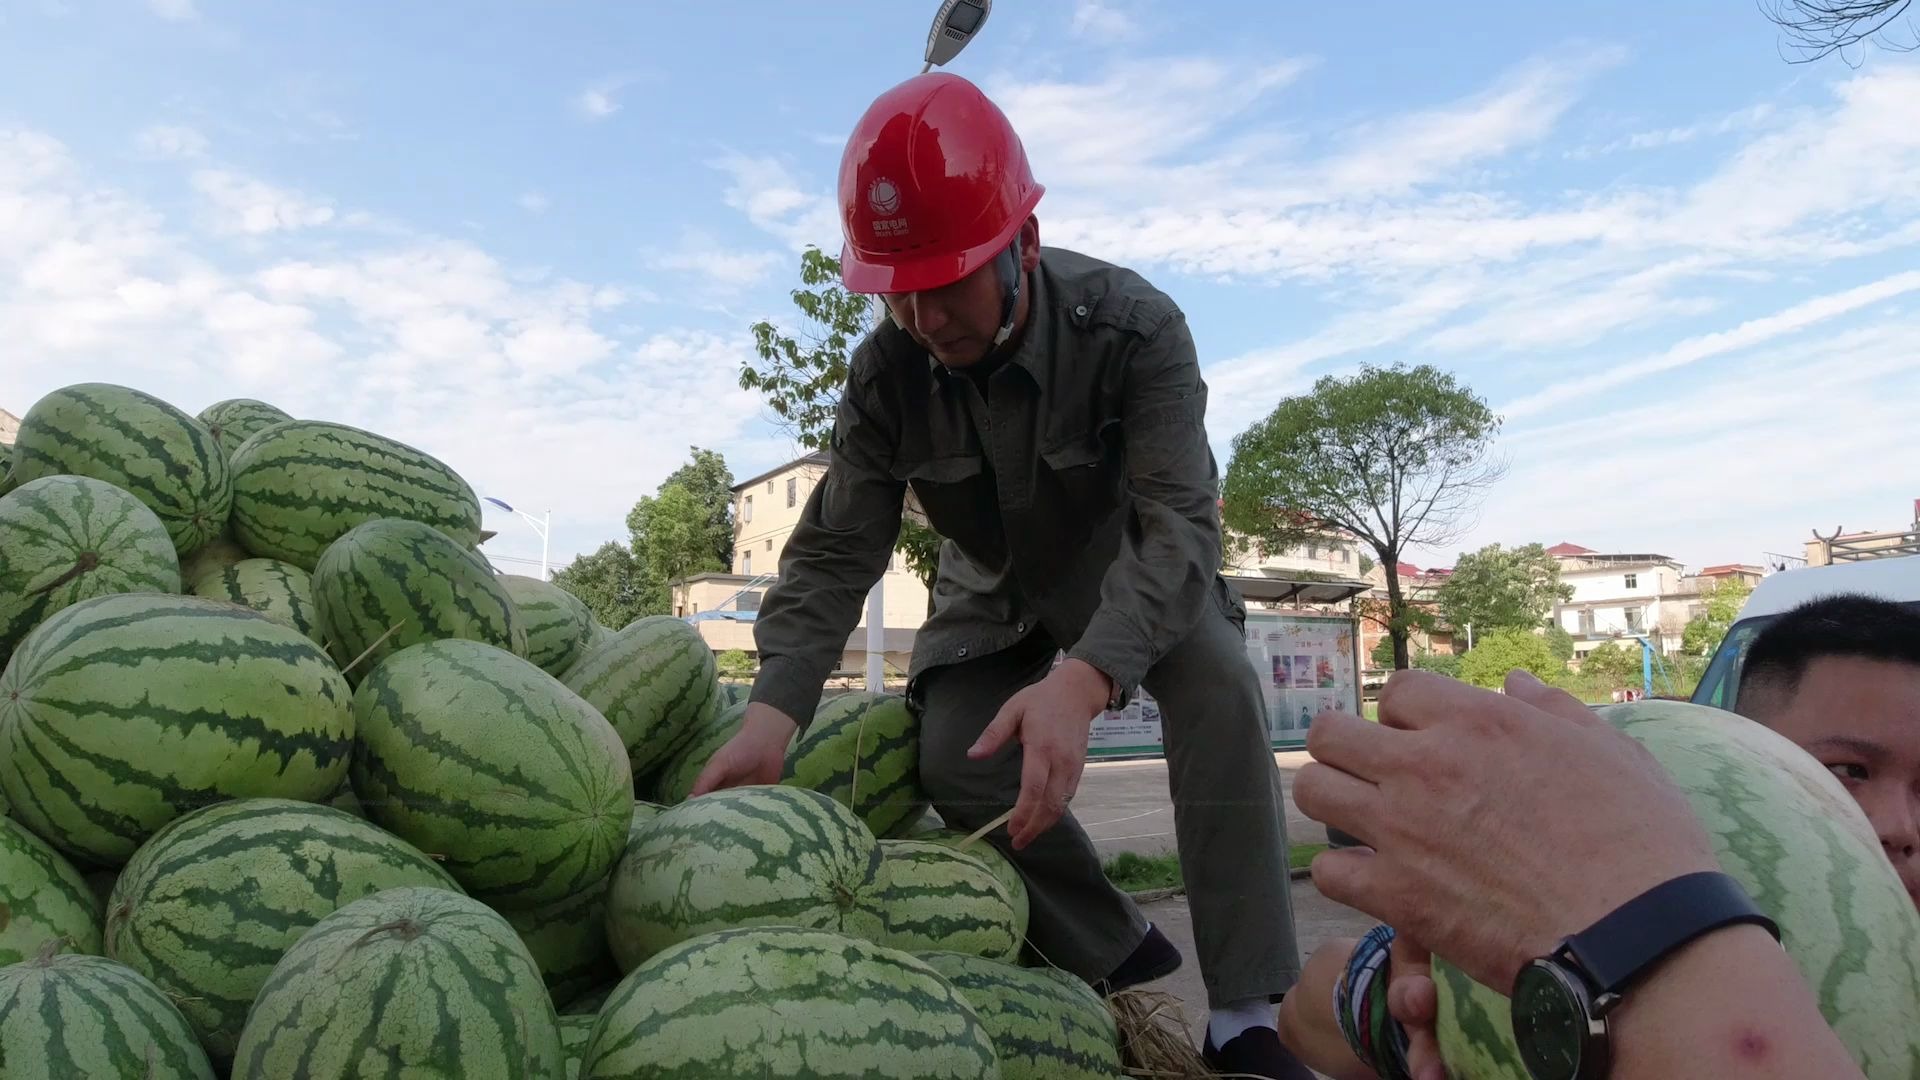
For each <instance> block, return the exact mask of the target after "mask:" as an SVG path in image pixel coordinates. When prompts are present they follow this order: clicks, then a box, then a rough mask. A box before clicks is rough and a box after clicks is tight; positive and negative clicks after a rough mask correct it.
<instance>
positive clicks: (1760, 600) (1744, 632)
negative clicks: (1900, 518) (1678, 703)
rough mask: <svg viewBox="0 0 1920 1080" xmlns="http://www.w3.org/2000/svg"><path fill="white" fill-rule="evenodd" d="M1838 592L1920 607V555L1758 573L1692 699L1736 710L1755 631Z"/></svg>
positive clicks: (1696, 701) (1698, 702)
mask: <svg viewBox="0 0 1920 1080" xmlns="http://www.w3.org/2000/svg"><path fill="white" fill-rule="evenodd" d="M1836 593H1863V594H1865V595H1867V596H1877V597H1880V598H1882V599H1885V600H1892V601H1895V602H1897V603H1901V604H1906V605H1909V606H1912V607H1920V555H1901V556H1897V557H1889V558H1879V559H1868V560H1865V561H1862V562H1844V563H1833V564H1830V565H1828V566H1810V567H1807V568H1806V569H1804V570H1788V571H1786V572H1784V573H1779V574H1774V575H1772V576H1771V577H1765V578H1762V579H1760V584H1758V585H1755V586H1754V587H1753V595H1751V596H1749V597H1747V602H1746V603H1745V604H1744V605H1742V606H1741V608H1740V616H1739V618H1737V619H1735V620H1734V622H1733V626H1732V628H1731V629H1729V630H1728V631H1727V636H1726V639H1725V640H1724V641H1722V642H1720V648H1719V649H1718V650H1716V651H1715V652H1714V654H1713V659H1712V660H1711V661H1710V662H1708V664H1707V671H1706V674H1704V675H1702V676H1701V677H1700V686H1699V687H1698V688H1697V689H1695V690H1694V692H1693V701H1694V702H1695V703H1696V704H1700V705H1714V706H1717V707H1719V708H1722V709H1728V710H1732V709H1733V708H1734V706H1735V702H1734V696H1735V695H1736V694H1737V693H1738V691H1739V689H1740V670H1741V665H1742V664H1743V663H1744V662H1745V661H1746V657H1747V647H1748V646H1750V645H1752V644H1753V639H1754V635H1756V634H1758V633H1759V632H1760V631H1761V630H1762V629H1763V628H1765V627H1766V625H1767V624H1768V623H1770V622H1772V621H1773V620H1775V619H1777V618H1779V617H1780V615H1781V614H1782V613H1783V612H1786V611H1790V610H1792V609H1793V608H1796V607H1799V606H1800V605H1801V604H1804V603H1806V602H1807V601H1809V600H1812V599H1815V598H1816V597H1821V596H1832V595H1834V594H1836Z"/></svg>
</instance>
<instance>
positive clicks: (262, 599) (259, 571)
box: [188, 559, 320, 641]
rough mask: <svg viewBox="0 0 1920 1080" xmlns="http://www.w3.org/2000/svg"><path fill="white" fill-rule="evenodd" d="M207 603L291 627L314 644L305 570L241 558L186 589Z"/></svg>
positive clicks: (316, 637) (310, 581)
mask: <svg viewBox="0 0 1920 1080" xmlns="http://www.w3.org/2000/svg"><path fill="white" fill-rule="evenodd" d="M188 591H190V592H192V593H193V595H195V596H203V597H205V598H207V599H208V600H225V601H226V602H228V603H230V604H239V605H240V606H241V607H245V608H252V609H253V610H255V611H257V612H259V613H260V614H262V615H265V616H266V617H267V618H269V619H272V620H273V621H274V622H277V623H281V624H282V625H285V626H291V627H293V628H294V629H295V630H298V631H300V632H301V633H303V634H305V635H307V636H308V637H310V638H312V639H313V640H315V641H319V640H320V629H319V627H317V626H315V625H314V618H313V579H312V578H311V577H309V576H308V575H307V572H306V571H305V570H302V569H300V568H299V567H297V566H295V565H293V564H292V563H283V562H280V561H279V560H277V559H242V560H241V561H239V562H237V563H234V564H233V565H232V566H228V567H223V568H221V569H219V570H216V571H213V572H211V573H209V574H207V575H205V576H203V577H202V578H201V579H200V580H198V581H196V582H194V583H193V587H192V588H191V589H190V590H188Z"/></svg>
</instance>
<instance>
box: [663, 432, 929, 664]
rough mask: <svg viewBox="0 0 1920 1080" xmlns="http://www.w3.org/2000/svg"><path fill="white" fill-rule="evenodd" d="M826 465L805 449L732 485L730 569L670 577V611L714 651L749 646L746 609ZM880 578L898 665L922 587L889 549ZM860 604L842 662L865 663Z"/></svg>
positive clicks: (774, 572) (920, 611)
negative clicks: (687, 620)
mask: <svg viewBox="0 0 1920 1080" xmlns="http://www.w3.org/2000/svg"><path fill="white" fill-rule="evenodd" d="M826 473H827V455H826V454H824V453H813V454H808V455H807V456H805V457H802V458H798V459H796V460H794V461H789V462H787V463H786V464H784V465H781V466H779V467H778V468H774V469H770V470H768V471H767V472H764V473H761V474H760V475H758V476H755V477H751V478H749V479H747V480H744V481H742V482H741V483H739V484H736V485H734V488H733V567H732V572H731V573H725V574H696V575H694V576H692V577H689V578H684V579H682V580H680V581H676V582H673V583H672V586H671V588H672V604H673V613H674V614H675V615H678V616H681V617H683V618H694V619H695V625H696V626H698V627H699V628H700V633H701V636H702V637H704V638H705V639H706V640H707V643H708V644H709V645H711V646H713V648H714V650H715V651H716V652H724V651H726V650H728V649H740V650H742V651H745V652H748V653H752V652H754V651H755V646H754V643H753V617H754V614H753V613H755V612H757V611H758V610H759V608H760V601H761V599H762V598H763V597H764V596H765V595H766V591H767V589H768V588H770V587H771V586H772V585H773V583H774V581H775V580H777V578H778V576H779V573H780V555H781V552H782V551H783V550H784V549H785V547H786V543H787V538H788V537H790V536H792V535H793V530H794V529H795V528H796V527H797V526H798V525H799V524H800V511H801V510H802V509H803V508H804V507H805V506H806V503H807V497H808V495H810V494H811V493H812V492H813V489H814V488H815V487H817V486H819V483H820V481H821V479H822V478H824V477H825V476H826ZM882 582H883V586H882V601H883V603H884V604H885V630H886V653H887V665H888V667H889V668H892V669H897V670H898V671H901V672H904V671H905V670H906V668H907V660H908V658H909V657H910V656H911V655H912V652H913V634H914V632H915V631H916V630H918V629H919V628H920V625H921V624H922V623H923V622H925V621H926V617H927V599H928V593H927V587H926V584H925V583H924V582H922V581H921V580H920V578H919V576H918V575H916V574H914V573H913V572H912V571H911V570H909V569H908V568H907V566H906V562H905V560H904V559H902V558H901V556H900V554H899V553H898V552H895V553H894V555H893V557H892V560H891V562H890V563H889V564H888V566H887V571H886V574H885V575H884V577H883V579H882ZM866 625H867V616H866V608H865V607H864V606H863V607H862V608H861V611H860V622H859V627H858V628H857V629H856V630H855V631H854V632H853V634H852V635H851V636H850V637H849V639H848V648H847V652H846V654H845V656H844V657H843V665H844V667H845V669H846V670H849V671H858V670H864V669H865V667H866V639H867V635H866Z"/></svg>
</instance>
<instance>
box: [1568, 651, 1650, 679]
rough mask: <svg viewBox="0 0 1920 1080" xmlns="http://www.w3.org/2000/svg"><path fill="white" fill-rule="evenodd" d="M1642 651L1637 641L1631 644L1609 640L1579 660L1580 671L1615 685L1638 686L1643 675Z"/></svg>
mask: <svg viewBox="0 0 1920 1080" xmlns="http://www.w3.org/2000/svg"><path fill="white" fill-rule="evenodd" d="M1642 651H1643V650H1642V648H1641V646H1640V643H1639V642H1637V641H1636V642H1634V643H1633V644H1632V645H1631V646H1627V645H1622V644H1621V643H1619V642H1617V641H1609V642H1607V643H1606V644H1605V645H1602V646H1600V647H1599V648H1597V649H1595V650H1593V651H1592V652H1590V653H1588V654H1587V658H1586V659H1585V660H1582V661H1580V671H1581V673H1582V674H1585V675H1592V676H1593V677H1595V678H1597V679H1602V680H1605V681H1606V682H1607V683H1609V684H1611V685H1613V686H1615V687H1627V686H1638V685H1639V684H1640V683H1641V682H1642V681H1643V679H1644V675H1645V670H1644V664H1645V661H1644V660H1643V659H1642V657H1641V653H1642Z"/></svg>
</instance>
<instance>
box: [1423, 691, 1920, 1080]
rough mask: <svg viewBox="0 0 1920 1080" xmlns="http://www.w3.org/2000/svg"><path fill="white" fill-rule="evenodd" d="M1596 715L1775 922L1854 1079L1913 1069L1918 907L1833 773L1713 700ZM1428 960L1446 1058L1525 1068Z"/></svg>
mask: <svg viewBox="0 0 1920 1080" xmlns="http://www.w3.org/2000/svg"><path fill="white" fill-rule="evenodd" d="M1600 715H1601V716H1603V717H1605V718H1606V719H1607V721H1608V722H1610V723H1612V724H1613V725H1615V726H1616V727H1618V728H1620V730H1622V731H1624V732H1626V733H1627V734H1628V735H1631V736H1633V738H1635V739H1636V740H1638V741H1639V742H1640V744H1641V745H1643V746H1645V747H1646V748H1647V749H1648V750H1649V751H1651V752H1652V753H1653V756H1654V757H1655V758H1657V759H1658V760H1659V762H1660V764H1661V765H1662V766H1664V767H1665V768H1666V770H1667V773H1668V774H1669V775H1670V776H1672V778H1673V780H1674V783H1675V784H1677V785H1678V786H1679V787H1680V789H1681V791H1682V792H1684V793H1685V794H1686V796H1687V799H1688V801H1689V802H1690V803H1692V805H1693V810H1694V813H1695V814H1696V815H1698V816H1699V818H1700V820H1701V821H1702V822H1703V823H1704V824H1705V825H1706V827H1707V831H1708V833H1710V834H1711V835H1712V837H1713V845H1714V853H1715V854H1716V855H1717V856H1718V858H1719V860H1720V866H1721V868H1722V869H1723V870H1725V871H1726V872H1727V873H1729V874H1731V875H1732V876H1733V877H1735V878H1736V879H1738V880H1739V881H1740V883H1741V884H1742V885H1744V886H1745V887H1746V889H1747V891H1748V892H1749V893H1750V894H1751V895H1752V896H1753V899H1754V902H1755V903H1757V904H1758V905H1759V906H1760V908H1761V910H1763V911H1765V912H1766V913H1767V914H1768V915H1770V916H1772V917H1773V919H1774V920H1775V921H1776V922H1778V923H1779V924H1780V928H1781V930H1782V931H1783V934H1784V939H1783V940H1784V943H1785V945H1786V948H1787V952H1788V953H1789V954H1791V955H1792V957H1793V959H1794V962H1795V963H1796V964H1797V965H1799V967H1800V971H1801V974H1802V975H1803V976H1804V977H1805V978H1806V981H1807V984H1808V985H1809V986H1811V987H1812V988H1813V991H1814V994H1815V995H1816V996H1817V997H1818V998H1819V1000H1820V1010H1821V1012H1822V1013H1823V1014H1825V1016H1826V1018H1827V1023H1828V1024H1829V1025H1830V1026H1831V1027H1832V1028H1833V1030H1834V1033H1835V1034H1836V1035H1838V1036H1839V1037H1840V1041H1841V1042H1842V1043H1844V1044H1845V1045H1846V1047H1847V1049H1848V1050H1849V1051H1851V1052H1852V1054H1853V1058H1854V1060H1855V1061H1856V1062H1858V1063H1859V1064H1860V1068H1861V1071H1862V1072H1863V1073H1865V1075H1866V1077H1867V1080H1893V1078H1895V1077H1898V1078H1899V1080H1912V1078H1913V1077H1914V1076H1916V1075H1920V1024H1917V1023H1916V1022H1915V1018H1916V1017H1920V961H1916V959H1915V958H1916V957H1920V912H1917V911H1916V910H1915V909H1914V905H1913V900H1912V898H1911V897H1909V896H1908V895H1907V892H1906V889H1905V887H1904V886H1902V885H1901V883H1900V879H1899V877H1898V876H1897V875H1896V873H1895V871H1894V869H1893V867H1892V865H1891V864H1889V863H1888V861H1887V859H1886V856H1885V855H1884V854H1883V853H1882V851H1881V849H1880V842H1879V838H1878V837H1877V836H1876V834H1875V833H1874V830H1873V827H1872V826H1871V825H1870V824H1869V823H1868V822H1867V819H1866V815H1864V814H1863V813H1862V812H1861V811H1860V807H1859V804H1858V803H1856V802H1855V801H1854V800H1853V798H1852V797H1851V796H1849V795H1848V794H1847V792H1846V789H1845V788H1843V787H1841V786H1840V784H1839V782H1838V781H1836V780H1835V779H1834V778H1833V774H1832V773H1830V772H1828V771H1827V770H1826V769H1825V768H1823V767H1822V766H1821V765H1820V763H1819V762H1817V761H1815V760H1814V759H1813V758H1812V757H1811V756H1809V755H1808V754H1807V753H1806V752H1804V751H1802V750H1801V749H1800V748H1799V747H1797V746H1795V745H1794V744H1793V743H1792V742H1790V741H1788V740H1787V739H1785V738H1783V737H1781V736H1780V735H1777V734H1775V733H1774V732H1772V731H1769V730H1768V729H1766V728H1765V727H1762V726H1761V725H1759V724H1756V723H1754V722H1752V721H1750V720H1746V719H1743V718H1741V717H1739V716H1736V715H1734V714H1732V713H1728V712H1722V711H1720V710H1718V709H1712V708H1708V707H1706V706H1702V705H1689V704H1686V703H1684V702H1669V701H1644V702H1636V703H1633V704H1631V705H1619V706H1610V707H1607V708H1603V709H1601V710H1600ZM1576 929H1577V928H1576ZM1433 970H1434V981H1435V983H1436V984H1437V985H1438V987H1439V990H1440V1013H1439V1020H1440V1023H1439V1031H1440V1049H1441V1056H1442V1057H1443V1058H1444V1059H1445V1060H1446V1062H1447V1065H1448V1067H1449V1068H1450V1069H1451V1070H1453V1072H1454V1074H1455V1075H1456V1076H1462V1077H1472V1078H1474V1080H1527V1070H1526V1067H1525V1066H1524V1065H1523V1064H1522V1063H1521V1060H1520V1056H1519V1050H1518V1049H1517V1048H1516V1047H1515V1046H1514V1045H1513V1029H1512V1027H1511V1025H1510V1023H1509V1013H1508V1002H1507V999H1506V998H1505V997H1504V996H1502V995H1500V994H1497V993H1495V992H1494V991H1492V990H1489V989H1487V988H1486V987H1484V986H1481V985H1479V984H1477V983H1475V982H1473V981H1472V980H1471V979H1469V978H1467V976H1466V975H1464V974H1462V973H1461V972H1460V970H1459V969H1458V968H1455V967H1453V966H1452V965H1450V964H1447V963H1445V962H1444V961H1441V960H1440V959H1438V958H1437V957H1436V958H1435V961H1434V965H1433Z"/></svg>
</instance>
